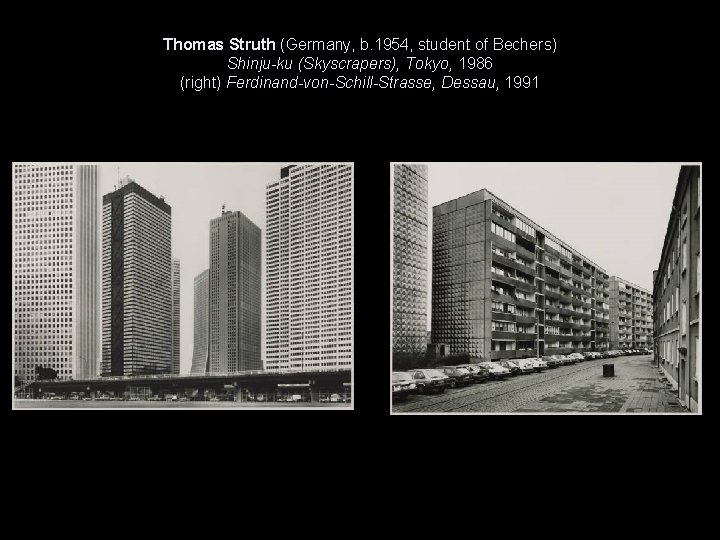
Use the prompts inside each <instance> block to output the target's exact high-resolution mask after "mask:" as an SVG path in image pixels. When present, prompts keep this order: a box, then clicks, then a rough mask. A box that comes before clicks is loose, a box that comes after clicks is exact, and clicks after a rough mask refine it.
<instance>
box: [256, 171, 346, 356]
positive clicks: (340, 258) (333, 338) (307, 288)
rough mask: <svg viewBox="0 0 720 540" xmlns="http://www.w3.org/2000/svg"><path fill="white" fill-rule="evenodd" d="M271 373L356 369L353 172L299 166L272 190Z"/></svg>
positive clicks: (268, 348)
mask: <svg viewBox="0 0 720 540" xmlns="http://www.w3.org/2000/svg"><path fill="white" fill-rule="evenodd" d="M266 204H267V216H266V221H267V225H266V226H267V231H266V236H267V238H266V245H267V253H266V357H265V369H267V370H283V369H304V368H337V367H340V368H343V367H351V366H352V362H353V345H352V340H353V279H354V278H353V169H352V165H349V164H340V165H330V164H328V165H325V164H322V165H321V164H309V165H291V166H289V167H284V168H283V169H282V170H281V174H280V179H279V180H278V181H276V182H272V183H270V184H268V186H267V191H266Z"/></svg>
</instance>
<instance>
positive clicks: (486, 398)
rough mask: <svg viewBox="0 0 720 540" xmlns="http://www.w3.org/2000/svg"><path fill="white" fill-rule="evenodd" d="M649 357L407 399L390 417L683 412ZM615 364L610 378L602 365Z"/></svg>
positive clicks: (594, 363)
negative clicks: (456, 413) (494, 413)
mask: <svg viewBox="0 0 720 540" xmlns="http://www.w3.org/2000/svg"><path fill="white" fill-rule="evenodd" d="M650 358H651V357H650V355H643V356H621V357H619V358H608V359H603V360H588V361H585V362H581V363H579V364H575V365H569V366H561V367H559V368H555V369H548V370H547V371H545V372H543V373H534V374H531V375H519V376H516V377H513V378H511V379H508V380H505V381H488V382H484V383H481V384H474V385H471V386H468V387H466V388H457V389H452V390H446V391H445V393H444V394H439V395H413V396H410V398H409V399H408V401H407V402H405V403H399V404H394V405H393V412H400V413H404V412H418V413H420V412H518V413H534V412H541V413H578V412H590V413H607V412H623V413H624V412H627V413H656V412H686V411H685V409H683V408H682V407H681V406H680V405H678V402H677V398H676V396H675V394H674V393H673V392H671V391H668V390H667V389H666V388H665V387H664V386H663V385H662V384H661V383H660V381H659V380H658V377H659V375H658V373H657V370H656V368H655V366H654V364H652V363H651V361H650ZM605 363H612V364H615V377H613V378H604V377H603V376H602V370H603V368H602V366H603V364H605Z"/></svg>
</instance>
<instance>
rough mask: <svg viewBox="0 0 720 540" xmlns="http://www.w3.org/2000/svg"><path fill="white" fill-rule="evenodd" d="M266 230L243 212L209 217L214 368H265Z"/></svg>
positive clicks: (210, 357)
mask: <svg viewBox="0 0 720 540" xmlns="http://www.w3.org/2000/svg"><path fill="white" fill-rule="evenodd" d="M261 236H262V235H261V232H260V227H258V226H257V225H255V224H254V223H253V222H252V221H250V220H249V219H248V218H247V217H245V216H244V215H243V214H242V213H241V212H229V211H227V212H226V211H225V210H223V213H222V215H221V216H220V217H217V218H215V219H213V220H212V221H210V268H209V279H208V288H209V302H210V305H209V312H208V318H209V327H208V346H209V349H208V371H210V372H228V371H245V370H252V369H262V358H261V356H260V353H261V350H260V347H261V335H260V331H261V324H262V322H261V317H262V312H261V306H260V296H261V293H260V289H261V286H262V279H261V272H262V270H261V258H262V251H261V241H262V240H261Z"/></svg>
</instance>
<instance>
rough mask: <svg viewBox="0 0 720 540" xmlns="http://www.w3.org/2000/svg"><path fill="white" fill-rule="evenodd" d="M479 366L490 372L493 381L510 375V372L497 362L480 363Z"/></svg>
mask: <svg viewBox="0 0 720 540" xmlns="http://www.w3.org/2000/svg"><path fill="white" fill-rule="evenodd" d="M479 365H480V366H481V367H484V368H487V369H488V370H489V371H490V378H491V379H504V378H505V377H508V376H509V375H510V370H509V369H508V368H504V367H502V366H501V365H500V364H498V363H497V362H480V364H479Z"/></svg>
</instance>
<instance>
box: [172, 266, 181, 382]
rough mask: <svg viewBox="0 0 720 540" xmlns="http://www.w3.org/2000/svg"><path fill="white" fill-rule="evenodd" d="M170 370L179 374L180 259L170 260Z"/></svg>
mask: <svg viewBox="0 0 720 540" xmlns="http://www.w3.org/2000/svg"><path fill="white" fill-rule="evenodd" d="M172 300H173V303H172V314H173V318H172V339H173V344H172V372H173V373H175V374H180V261H179V260H178V259H173V260H172Z"/></svg>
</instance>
